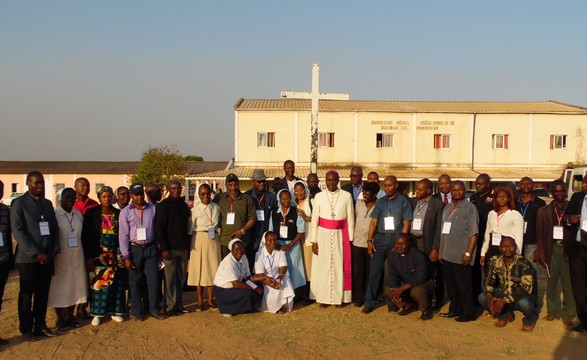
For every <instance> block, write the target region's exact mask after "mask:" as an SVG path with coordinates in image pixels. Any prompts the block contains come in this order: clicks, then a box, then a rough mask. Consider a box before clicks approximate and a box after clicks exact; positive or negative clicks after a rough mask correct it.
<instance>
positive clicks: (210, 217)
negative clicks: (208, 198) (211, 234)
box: [203, 205, 212, 226]
mask: <svg viewBox="0 0 587 360" xmlns="http://www.w3.org/2000/svg"><path fill="white" fill-rule="evenodd" d="M206 209H208V211H210V216H208V213H206ZM203 212H204V215H206V217H207V218H208V220H210V226H212V208H211V207H210V205H208V206H206V207H205V208H204V211H203Z"/></svg>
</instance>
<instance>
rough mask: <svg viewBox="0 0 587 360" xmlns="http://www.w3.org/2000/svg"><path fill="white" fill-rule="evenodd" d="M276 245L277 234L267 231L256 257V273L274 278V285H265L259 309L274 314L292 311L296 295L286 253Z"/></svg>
mask: <svg viewBox="0 0 587 360" xmlns="http://www.w3.org/2000/svg"><path fill="white" fill-rule="evenodd" d="M276 247H277V234H275V233H274V232H271V231H267V232H265V233H264V234H263V236H262V238H261V244H260V245H259V250H257V255H256V257H255V274H257V275H266V276H268V277H270V278H272V279H273V280H274V282H273V284H272V285H270V284H264V285H263V288H264V289H263V300H262V301H261V302H260V304H259V305H258V307H257V310H259V311H265V312H270V313H274V314H275V313H285V312H290V311H291V309H292V308H293V303H294V296H295V294H294V289H293V287H292V284H291V281H290V280H289V276H287V260H286V258H285V253H284V252H283V251H281V250H277V249H276Z"/></svg>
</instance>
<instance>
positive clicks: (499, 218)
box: [495, 212, 505, 230]
mask: <svg viewBox="0 0 587 360" xmlns="http://www.w3.org/2000/svg"><path fill="white" fill-rule="evenodd" d="M495 215H496V216H497V225H496V226H497V227H496V230H499V220H501V218H502V217H503V216H504V215H505V212H504V213H503V214H501V215H497V213H495Z"/></svg>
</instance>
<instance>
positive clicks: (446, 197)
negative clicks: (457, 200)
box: [444, 194, 448, 205]
mask: <svg viewBox="0 0 587 360" xmlns="http://www.w3.org/2000/svg"><path fill="white" fill-rule="evenodd" d="M444 205H448V195H446V194H444Z"/></svg>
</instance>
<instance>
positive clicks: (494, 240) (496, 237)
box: [491, 232, 501, 246]
mask: <svg viewBox="0 0 587 360" xmlns="http://www.w3.org/2000/svg"><path fill="white" fill-rule="evenodd" d="M500 243H501V234H500V233H497V232H492V233H491V245H494V246H499V244H500Z"/></svg>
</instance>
